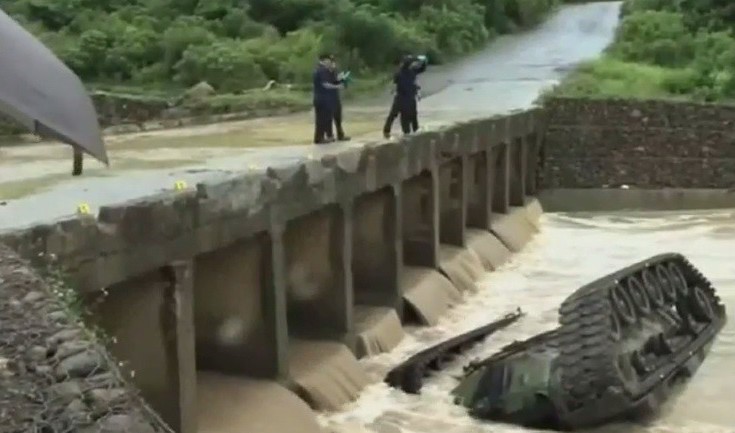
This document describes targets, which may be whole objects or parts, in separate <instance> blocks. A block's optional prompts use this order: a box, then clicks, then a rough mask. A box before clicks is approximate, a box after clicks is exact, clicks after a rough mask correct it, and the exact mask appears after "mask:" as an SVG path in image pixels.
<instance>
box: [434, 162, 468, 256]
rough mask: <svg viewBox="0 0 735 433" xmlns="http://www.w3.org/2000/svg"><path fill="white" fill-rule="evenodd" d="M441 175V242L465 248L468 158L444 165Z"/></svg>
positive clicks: (440, 169)
mask: <svg viewBox="0 0 735 433" xmlns="http://www.w3.org/2000/svg"><path fill="white" fill-rule="evenodd" d="M439 173H440V176H441V181H440V186H441V191H442V194H441V196H440V197H439V207H440V209H441V211H440V215H441V220H440V225H439V240H440V242H442V243H446V244H449V245H456V246H459V247H463V246H464V243H465V227H466V226H465V219H466V213H467V158H466V157H459V158H455V159H453V160H452V161H449V162H447V163H444V164H442V165H441V166H440V167H439Z"/></svg>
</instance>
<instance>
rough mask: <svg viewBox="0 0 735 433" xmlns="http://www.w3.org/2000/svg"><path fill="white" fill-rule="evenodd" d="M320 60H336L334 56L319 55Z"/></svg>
mask: <svg viewBox="0 0 735 433" xmlns="http://www.w3.org/2000/svg"><path fill="white" fill-rule="evenodd" d="M319 60H334V54H331V53H321V54H319Z"/></svg>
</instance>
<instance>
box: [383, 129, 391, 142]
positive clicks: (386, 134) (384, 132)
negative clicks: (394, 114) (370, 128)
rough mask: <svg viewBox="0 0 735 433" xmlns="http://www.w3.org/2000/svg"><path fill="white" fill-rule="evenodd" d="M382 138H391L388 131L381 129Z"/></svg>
mask: <svg viewBox="0 0 735 433" xmlns="http://www.w3.org/2000/svg"><path fill="white" fill-rule="evenodd" d="M383 138H385V139H386V140H390V139H391V135H390V132H388V131H383Z"/></svg>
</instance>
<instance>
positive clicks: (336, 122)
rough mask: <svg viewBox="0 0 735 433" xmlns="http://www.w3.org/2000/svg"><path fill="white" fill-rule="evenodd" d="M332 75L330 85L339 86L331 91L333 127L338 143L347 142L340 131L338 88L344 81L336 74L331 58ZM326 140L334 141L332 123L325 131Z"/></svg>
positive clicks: (335, 64)
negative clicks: (335, 130)
mask: <svg viewBox="0 0 735 433" xmlns="http://www.w3.org/2000/svg"><path fill="white" fill-rule="evenodd" d="M330 60H331V68H330V71H331V73H332V81H331V83H332V84H335V85H339V86H341V87H339V88H335V89H331V94H332V117H333V120H334V127H335V128H336V129H337V140H338V141H349V140H350V137H348V136H346V135H345V131H344V130H343V129H342V98H341V95H340V88H342V87H344V84H345V81H344V77H343V74H342V73H341V72H338V68H337V61H336V60H335V59H334V57H332V58H331V59H330ZM327 137H328V139H331V140H332V141H334V131H333V129H332V122H331V121H330V122H329V130H328V131H327Z"/></svg>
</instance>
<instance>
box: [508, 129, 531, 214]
mask: <svg viewBox="0 0 735 433" xmlns="http://www.w3.org/2000/svg"><path fill="white" fill-rule="evenodd" d="M512 143H513V144H512V145H511V146H510V156H511V158H510V159H511V161H510V164H511V168H510V197H509V203H510V205H511V206H523V205H525V204H526V153H527V152H526V138H525V137H521V138H516V139H514V140H513V142H512Z"/></svg>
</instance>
